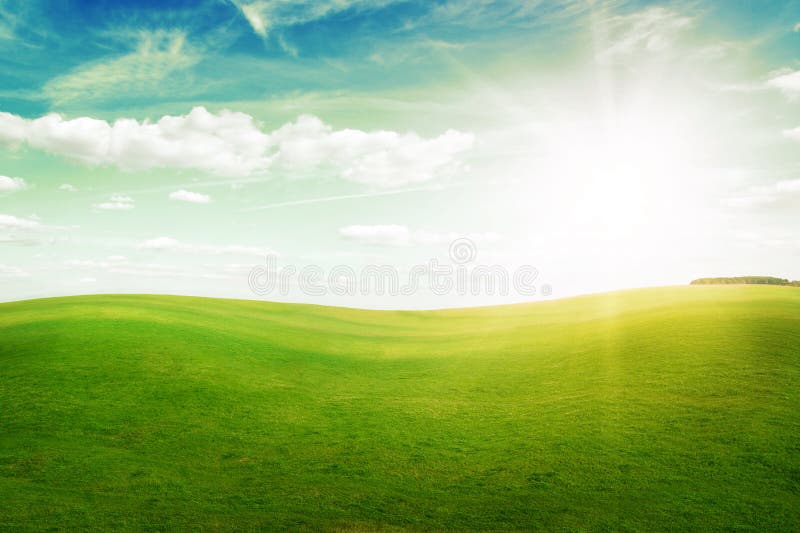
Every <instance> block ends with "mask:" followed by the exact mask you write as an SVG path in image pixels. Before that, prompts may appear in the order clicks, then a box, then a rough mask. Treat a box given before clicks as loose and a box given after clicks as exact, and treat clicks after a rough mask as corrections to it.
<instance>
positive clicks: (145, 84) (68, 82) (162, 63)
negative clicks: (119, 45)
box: [42, 31, 200, 105]
mask: <svg viewBox="0 0 800 533" xmlns="http://www.w3.org/2000/svg"><path fill="white" fill-rule="evenodd" d="M136 37H137V46H136V49H135V50H134V51H133V52H131V53H129V54H126V55H122V56H120V57H116V58H114V59H111V60H106V61H104V62H99V63H92V64H89V65H87V66H82V67H79V68H78V69H77V70H74V71H72V72H70V73H68V74H65V75H63V76H59V77H57V78H54V79H52V80H50V81H48V82H47V83H46V84H45V85H44V87H43V88H42V94H43V95H44V96H45V97H46V98H49V99H50V100H52V101H53V102H54V103H56V104H58V105H65V104H68V103H70V102H86V101H87V100H102V99H106V98H119V97H120V96H121V95H122V96H132V95H137V94H147V95H150V96H152V94H153V93H155V92H157V91H158V90H163V89H164V84H165V80H166V79H167V78H169V77H170V76H171V75H172V74H173V73H175V72H178V71H181V70H185V69H188V68H189V67H192V66H193V65H195V64H196V63H197V62H199V61H200V55H199V54H195V53H192V52H191V51H187V49H186V48H187V47H186V36H185V35H184V34H183V33H180V32H166V31H155V32H140V33H139V34H138V35H137V36H136Z"/></svg>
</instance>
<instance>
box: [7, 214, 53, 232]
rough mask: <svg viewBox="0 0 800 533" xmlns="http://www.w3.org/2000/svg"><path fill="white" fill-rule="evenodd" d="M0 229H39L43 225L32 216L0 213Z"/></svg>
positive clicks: (42, 227)
mask: <svg viewBox="0 0 800 533" xmlns="http://www.w3.org/2000/svg"><path fill="white" fill-rule="evenodd" d="M0 229H5V230H9V229H10V230H40V229H44V226H43V225H42V224H41V222H39V221H38V220H34V219H32V218H22V217H16V216H14V215H0Z"/></svg>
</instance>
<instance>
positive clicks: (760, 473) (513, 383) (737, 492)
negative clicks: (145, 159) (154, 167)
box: [0, 286, 800, 531]
mask: <svg viewBox="0 0 800 533" xmlns="http://www.w3.org/2000/svg"><path fill="white" fill-rule="evenodd" d="M0 528H2V529H16V528H19V529H29V528H36V529H41V528H70V529H72V528H78V529H89V528H92V529H94V528H106V529H107V528H117V529H134V530H142V529H152V530H162V531H169V530H175V529H189V528H191V529H212V530H213V529H237V530H242V529H254V528H262V529H280V528H291V529H313V530H318V529H327V530H330V529H356V530H361V529H426V530H429V529H434V530H437V529H457V530H519V529H546V530H620V531H625V530H674V531H686V530H703V531H707V530H723V529H724V530H740V531H745V530H761V531H764V530H772V531H777V530H784V531H789V530H795V531H797V530H798V529H800V290H798V289H795V288H789V287H755V286H723V287H703V286H698V287H680V288H663V289H647V290H636V291H626V292H619V293H611V294H604V295H598V296H588V297H581V298H574V299H568V300H562V301H554V302H543V303H535V304H529V305H516V306H504V307H490V308H476V309H463V310H448V311H435V312H377V311H359V310H351V309H338V308H328V307H317V306H303V305H284V304H272V303H261V302H249V301H233V300H215V299H205V298H188V297H171V296H124V295H115V296H86V297H73V298H53V299H44V300H31V301H25V302H15V303H7V304H0Z"/></svg>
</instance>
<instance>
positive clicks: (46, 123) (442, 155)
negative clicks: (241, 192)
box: [0, 107, 474, 187]
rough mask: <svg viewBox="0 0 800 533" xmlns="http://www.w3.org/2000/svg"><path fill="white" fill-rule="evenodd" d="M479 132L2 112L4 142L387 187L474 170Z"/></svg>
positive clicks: (202, 113)
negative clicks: (467, 157)
mask: <svg viewBox="0 0 800 533" xmlns="http://www.w3.org/2000/svg"><path fill="white" fill-rule="evenodd" d="M473 141H474V139H473V136H472V135H471V134H469V133H463V132H460V131H456V130H447V131H446V132H444V133H443V134H441V135H439V136H438V137H433V138H424V137H421V136H419V135H417V134H416V133H413V132H409V133H397V132H394V131H383V130H380V131H372V132H366V131H362V130H356V129H343V130H334V129H333V128H332V127H331V126H329V125H326V124H325V123H323V122H322V121H321V120H320V119H319V118H317V117H314V116H311V115H302V116H300V117H299V118H298V119H297V120H296V121H294V122H291V123H288V124H285V125H284V126H282V127H280V128H278V129H277V130H274V131H272V132H270V133H265V132H263V131H262V130H261V129H260V128H259V126H258V125H257V124H256V122H255V121H254V120H253V118H252V117H251V116H250V115H247V114H244V113H237V112H231V111H221V112H220V113H218V114H214V113H210V112H209V111H208V110H206V109H205V108H204V107H195V108H194V109H192V110H191V112H189V113H188V114H187V115H184V116H169V115H167V116H164V117H162V118H160V119H159V120H158V121H157V122H155V123H151V122H148V121H144V122H138V121H136V120H133V119H119V120H117V121H115V122H114V123H113V124H109V123H108V122H106V121H104V120H97V119H93V118H88V117H79V118H75V119H66V118H64V117H62V116H61V115H58V114H49V115H46V116H44V117H41V118H37V119H33V120H28V119H23V118H21V117H18V116H16V115H12V114H10V113H3V112H0V142H5V143H7V144H15V143H27V144H28V145H30V146H32V147H34V148H39V149H42V150H46V151H48V152H51V153H55V154H59V155H62V156H65V157H68V158H70V159H74V160H78V161H82V162H86V163H89V164H96V165H117V166H119V167H121V168H122V169H126V170H147V169H151V168H173V169H197V170H204V171H207V172H210V173H214V174H218V175H223V176H251V175H266V174H267V173H268V172H275V173H283V174H285V175H290V176H303V175H308V174H314V175H320V174H323V175H333V176H337V177H339V178H341V179H345V180H349V181H354V182H358V183H364V184H369V185H373V186H379V187H391V186H397V185H403V184H408V183H414V182H422V181H427V180H430V179H433V178H435V177H437V176H445V175H450V174H453V173H455V172H459V171H464V170H466V167H465V165H464V164H463V162H462V161H461V157H462V155H463V154H464V152H466V151H467V150H468V149H469V148H470V147H471V146H472V144H473Z"/></svg>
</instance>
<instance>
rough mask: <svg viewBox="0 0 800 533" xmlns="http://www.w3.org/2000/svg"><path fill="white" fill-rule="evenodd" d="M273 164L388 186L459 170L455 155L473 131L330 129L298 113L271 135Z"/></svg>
mask: <svg viewBox="0 0 800 533" xmlns="http://www.w3.org/2000/svg"><path fill="white" fill-rule="evenodd" d="M270 140H271V144H272V145H273V146H274V147H275V150H276V155H275V158H274V164H275V166H276V167H277V168H280V169H286V170H288V171H291V172H300V173H303V172H318V171H320V170H322V171H325V170H329V171H331V172H333V173H335V174H338V175H339V176H340V177H341V178H344V179H346V180H349V181H354V182H358V183H364V184H369V185H377V186H383V187H391V186H397V185H403V184H408V183H415V182H422V181H428V180H430V179H433V178H434V177H435V176H436V175H444V174H452V173H454V172H457V171H459V170H464V167H463V165H462V164H461V163H460V161H458V157H457V156H458V155H459V154H461V153H463V152H465V151H466V150H468V149H469V148H470V147H471V146H472V144H473V136H472V135H471V134H468V133H462V132H459V131H456V130H448V131H446V132H445V133H443V134H441V135H439V136H438V137H435V138H433V139H424V138H422V137H420V136H419V135H417V134H415V133H405V134H400V133H397V132H393V131H375V132H364V131H361V130H354V129H344V130H333V128H332V127H331V126H328V125H326V124H324V123H323V122H322V121H321V120H320V119H318V118H317V117H314V116H311V115H303V116H301V117H300V118H298V119H297V121H295V122H293V123H290V124H286V125H285V126H283V127H281V128H280V129H278V130H276V131H274V132H273V133H272V134H271V135H270Z"/></svg>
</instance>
